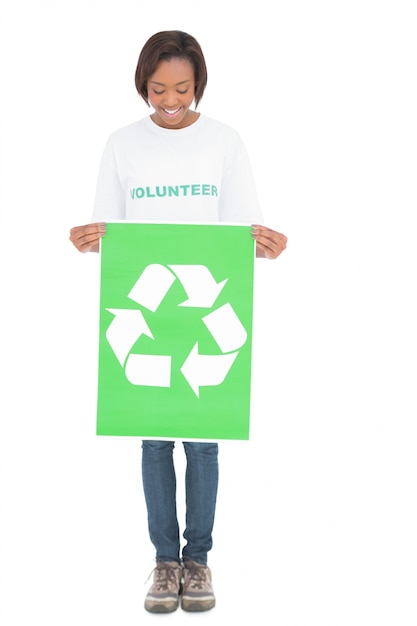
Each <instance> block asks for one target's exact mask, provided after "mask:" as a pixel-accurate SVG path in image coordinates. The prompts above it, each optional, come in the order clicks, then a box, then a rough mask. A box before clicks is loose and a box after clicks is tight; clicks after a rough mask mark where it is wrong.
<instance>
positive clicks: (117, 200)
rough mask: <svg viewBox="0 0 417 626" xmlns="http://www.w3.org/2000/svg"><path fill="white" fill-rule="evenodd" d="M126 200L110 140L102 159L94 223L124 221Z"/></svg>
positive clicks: (93, 217)
mask: <svg viewBox="0 0 417 626" xmlns="http://www.w3.org/2000/svg"><path fill="white" fill-rule="evenodd" d="M125 218H126V200H125V196H124V192H123V188H122V185H121V183H120V177H119V173H118V169H117V163H116V158H115V154H114V149H113V145H112V142H111V140H110V139H109V140H108V142H107V144H106V146H105V148H104V151H103V155H102V158H101V163H100V169H99V174H98V180H97V187H96V195H95V201H94V209H93V216H92V221H93V222H101V221H106V220H108V221H111V220H123V219H125Z"/></svg>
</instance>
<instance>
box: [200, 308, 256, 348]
mask: <svg viewBox="0 0 417 626" xmlns="http://www.w3.org/2000/svg"><path fill="white" fill-rule="evenodd" d="M203 322H204V323H205V325H206V326H207V328H208V329H209V331H210V332H211V334H212V335H213V339H215V341H216V342H217V345H218V346H219V348H220V350H221V351H222V352H231V351H232V350H238V349H239V348H241V347H242V346H243V344H244V343H245V341H246V338H247V336H248V335H247V332H246V330H245V328H244V327H243V326H242V323H241V321H240V320H239V318H238V316H237V315H236V313H235V312H234V310H233V308H232V307H231V305H230V304H229V303H227V304H224V305H223V306H221V307H219V308H218V309H216V310H215V311H212V312H211V313H209V314H208V315H206V316H205V317H203Z"/></svg>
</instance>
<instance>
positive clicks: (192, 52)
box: [135, 30, 207, 107]
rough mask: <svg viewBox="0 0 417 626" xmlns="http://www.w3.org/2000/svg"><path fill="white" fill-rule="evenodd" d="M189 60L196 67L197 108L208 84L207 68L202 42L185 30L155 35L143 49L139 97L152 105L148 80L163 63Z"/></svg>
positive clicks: (137, 81)
mask: <svg viewBox="0 0 417 626" xmlns="http://www.w3.org/2000/svg"><path fill="white" fill-rule="evenodd" d="M175 58H177V59H185V60H187V61H190V63H191V65H192V66H193V68H194V81H195V90H194V100H195V105H196V107H197V105H198V103H199V102H200V100H201V98H202V97H203V93H204V90H205V88H206V85H207V67H206V61H205V59H204V55H203V51H202V49H201V46H200V44H199V43H198V41H197V40H196V39H195V38H194V37H192V36H191V35H189V34H188V33H184V32H183V31H181V30H164V31H161V32H159V33H156V34H155V35H152V37H150V38H149V39H148V41H147V42H146V43H145V45H144V46H143V48H142V50H141V53H140V55H139V59H138V64H137V66H136V72H135V85H136V89H137V90H138V93H139V95H140V96H141V97H142V98H143V99H144V100H145V102H146V104H147V105H148V106H149V97H148V80H149V78H150V76H152V74H154V72H155V71H156V68H157V66H158V64H159V63H160V61H169V60H170V59H175Z"/></svg>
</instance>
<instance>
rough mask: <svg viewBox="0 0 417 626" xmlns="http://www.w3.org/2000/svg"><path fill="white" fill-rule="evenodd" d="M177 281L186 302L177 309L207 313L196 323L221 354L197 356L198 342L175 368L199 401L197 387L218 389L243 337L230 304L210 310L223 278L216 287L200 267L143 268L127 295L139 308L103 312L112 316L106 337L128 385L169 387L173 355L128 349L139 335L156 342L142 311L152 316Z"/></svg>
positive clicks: (244, 337)
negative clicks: (190, 309)
mask: <svg viewBox="0 0 417 626" xmlns="http://www.w3.org/2000/svg"><path fill="white" fill-rule="evenodd" d="M176 280H179V281H180V283H181V285H182V287H183V289H184V291H185V292H186V294H187V299H186V300H185V301H184V302H181V303H180V304H179V305H178V306H180V307H194V308H200V309H201V308H202V309H208V310H210V312H209V313H207V314H206V315H204V316H203V317H202V320H201V321H202V322H203V323H204V325H205V326H206V328H207V329H208V331H209V333H210V334H211V336H212V338H213V339H214V341H215V343H216V344H217V346H218V348H219V350H220V353H219V354H201V353H200V351H199V345H198V340H197V341H195V343H194V345H193V347H192V349H191V351H190V352H189V354H188V355H187V356H186V359H185V361H184V363H183V365H182V366H181V368H180V371H181V373H182V375H183V376H184V378H185V379H186V380H187V382H188V384H189V385H190V387H191V389H192V390H193V391H194V393H195V395H196V396H197V397H198V398H199V397H200V387H207V386H215V385H220V384H221V383H222V382H223V381H224V380H225V378H226V376H227V374H228V372H229V371H230V369H231V367H232V365H233V363H234V361H235V359H236V357H237V355H238V354H239V350H240V348H241V347H242V346H243V345H244V344H245V342H246V339H247V332H246V330H245V328H244V327H243V325H242V323H241V321H240V320H239V318H238V316H237V315H236V313H235V311H234V309H233V307H232V306H231V305H230V303H227V304H223V305H221V306H219V307H217V308H214V307H215V302H216V300H217V299H218V297H219V295H220V293H221V291H222V289H223V287H224V286H225V284H226V283H227V281H228V278H226V279H225V280H223V281H222V282H220V283H217V282H216V280H215V279H214V277H213V275H212V274H211V272H210V270H209V269H208V268H207V267H206V266H205V265H168V266H165V265H161V264H158V263H154V264H151V265H148V266H146V267H145V269H144V270H143V272H142V273H141V275H140V276H139V278H138V280H137V281H136V283H135V284H134V286H133V288H132V289H131V291H130V292H129V294H128V298H129V299H131V300H133V301H134V302H135V303H136V304H138V305H139V307H140V308H138V309H113V308H109V309H106V310H107V311H109V312H110V313H112V314H113V315H114V318H113V319H112V321H111V323H110V325H109V327H108V328H107V331H106V338H107V341H108V343H109V344H110V347H111V349H112V350H113V352H114V354H115V356H116V358H117V360H118V361H119V363H120V365H121V366H122V368H123V369H124V372H125V375H126V378H127V380H128V381H129V382H130V383H131V384H132V385H142V386H149V387H170V386H171V369H172V355H169V354H167V355H161V354H135V353H133V352H132V349H133V347H134V346H135V344H136V342H137V341H138V339H139V338H140V337H141V336H142V335H146V336H147V337H149V338H150V339H152V340H154V341H155V342H157V341H158V339H157V338H155V337H154V335H153V334H152V331H151V329H150V328H149V325H148V323H147V322H146V320H145V317H144V314H143V311H145V310H146V311H147V312H151V313H156V311H157V310H158V308H159V307H160V305H161V303H162V301H163V300H164V298H165V296H166V295H167V293H168V291H169V290H170V288H171V286H172V284H173V283H174V282H175V281H176ZM147 315H149V313H147Z"/></svg>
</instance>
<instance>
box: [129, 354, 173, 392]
mask: <svg viewBox="0 0 417 626" xmlns="http://www.w3.org/2000/svg"><path fill="white" fill-rule="evenodd" d="M125 371H126V378H127V379H128V381H129V382H131V383H132V385H145V386H146V387H170V385H171V357H170V356H163V355H159V354H130V355H129V358H128V359H127V363H126V370H125Z"/></svg>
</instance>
